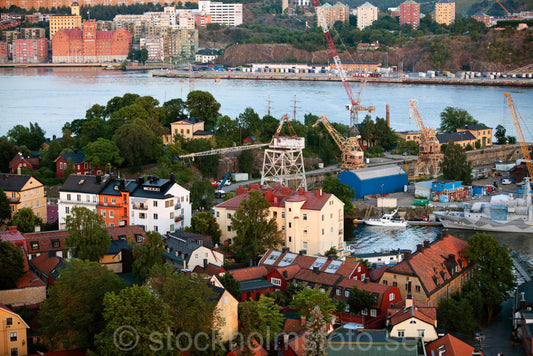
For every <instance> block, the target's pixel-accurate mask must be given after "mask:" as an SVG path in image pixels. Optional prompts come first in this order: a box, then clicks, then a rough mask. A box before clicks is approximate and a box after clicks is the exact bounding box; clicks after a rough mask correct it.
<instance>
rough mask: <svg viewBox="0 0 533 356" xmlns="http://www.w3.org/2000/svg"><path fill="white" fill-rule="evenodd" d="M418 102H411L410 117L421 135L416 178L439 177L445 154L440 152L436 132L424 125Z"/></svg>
mask: <svg viewBox="0 0 533 356" xmlns="http://www.w3.org/2000/svg"><path fill="white" fill-rule="evenodd" d="M416 104H417V101H416V100H414V99H411V100H409V114H410V115H409V116H410V118H411V119H413V120H415V122H416V126H417V127H418V132H419V133H420V146H419V148H418V161H417V162H416V166H415V173H414V176H415V177H418V176H421V175H424V176H427V177H437V176H438V175H439V172H440V163H441V162H442V159H443V154H442V153H441V152H440V144H439V141H438V140H437V136H436V131H435V130H434V129H428V128H426V126H425V125H424V122H423V121H422V118H421V117H420V113H419V112H418V109H417V108H416Z"/></svg>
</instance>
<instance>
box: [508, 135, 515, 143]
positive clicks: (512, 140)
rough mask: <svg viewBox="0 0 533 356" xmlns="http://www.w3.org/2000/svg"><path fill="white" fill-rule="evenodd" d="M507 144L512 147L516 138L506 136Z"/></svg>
mask: <svg viewBox="0 0 533 356" xmlns="http://www.w3.org/2000/svg"><path fill="white" fill-rule="evenodd" d="M507 142H508V143H509V144H511V145H514V144H515V143H516V137H515V136H507Z"/></svg>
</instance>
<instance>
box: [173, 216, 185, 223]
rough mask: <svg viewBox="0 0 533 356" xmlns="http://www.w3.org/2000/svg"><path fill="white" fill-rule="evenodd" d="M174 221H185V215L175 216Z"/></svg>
mask: <svg viewBox="0 0 533 356" xmlns="http://www.w3.org/2000/svg"><path fill="white" fill-rule="evenodd" d="M174 221H176V222H177V221H183V215H179V216H176V217H175V218H174Z"/></svg>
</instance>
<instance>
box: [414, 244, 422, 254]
mask: <svg viewBox="0 0 533 356" xmlns="http://www.w3.org/2000/svg"><path fill="white" fill-rule="evenodd" d="M416 251H417V252H422V251H424V245H422V244H418V245H416Z"/></svg>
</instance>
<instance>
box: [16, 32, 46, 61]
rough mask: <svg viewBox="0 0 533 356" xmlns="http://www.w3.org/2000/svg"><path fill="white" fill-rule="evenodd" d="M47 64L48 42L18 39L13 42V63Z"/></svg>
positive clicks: (41, 39) (43, 39)
mask: <svg viewBox="0 0 533 356" xmlns="http://www.w3.org/2000/svg"><path fill="white" fill-rule="evenodd" d="M46 62H48V40H47V39H46V38H39V39H35V38H24V39H22V38H19V39H16V40H14V41H13V63H46Z"/></svg>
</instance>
